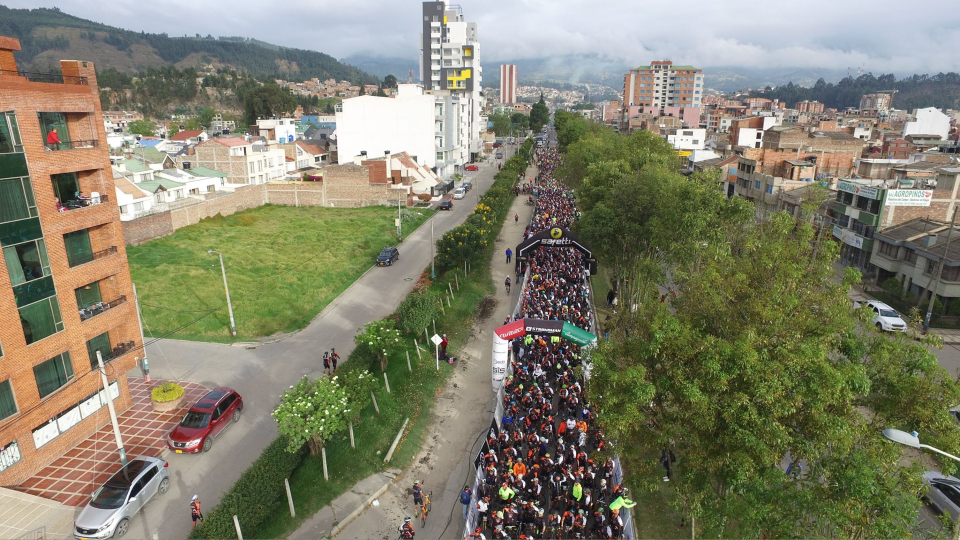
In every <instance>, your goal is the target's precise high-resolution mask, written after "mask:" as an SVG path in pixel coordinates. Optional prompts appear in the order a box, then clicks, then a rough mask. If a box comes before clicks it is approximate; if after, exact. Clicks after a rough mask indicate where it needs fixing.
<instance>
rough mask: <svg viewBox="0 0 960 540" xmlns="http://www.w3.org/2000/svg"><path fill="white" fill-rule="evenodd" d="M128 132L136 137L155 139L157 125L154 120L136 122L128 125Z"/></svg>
mask: <svg viewBox="0 0 960 540" xmlns="http://www.w3.org/2000/svg"><path fill="white" fill-rule="evenodd" d="M127 131H129V132H130V133H133V134H134V135H142V136H144V137H153V136H155V135H156V134H157V123H156V122H154V121H153V120H147V119H143V120H134V121H133V122H129V123H128V124H127Z"/></svg>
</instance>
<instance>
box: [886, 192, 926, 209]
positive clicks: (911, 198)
mask: <svg viewBox="0 0 960 540" xmlns="http://www.w3.org/2000/svg"><path fill="white" fill-rule="evenodd" d="M932 200H933V190H932V189H890V190H887V206H930V201H932Z"/></svg>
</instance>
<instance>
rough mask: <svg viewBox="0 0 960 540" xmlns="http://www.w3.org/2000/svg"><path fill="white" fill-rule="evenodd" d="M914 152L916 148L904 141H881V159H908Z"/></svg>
mask: <svg viewBox="0 0 960 540" xmlns="http://www.w3.org/2000/svg"><path fill="white" fill-rule="evenodd" d="M916 150H917V147H916V146H914V144H913V143H912V142H910V141H908V140H906V139H890V140H884V141H883V157H885V158H887V159H908V158H909V157H910V156H911V155H913V153H914V152H915V151H916Z"/></svg>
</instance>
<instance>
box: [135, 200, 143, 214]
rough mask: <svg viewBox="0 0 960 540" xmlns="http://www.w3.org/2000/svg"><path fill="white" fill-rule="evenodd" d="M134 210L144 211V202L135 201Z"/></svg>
mask: <svg viewBox="0 0 960 540" xmlns="http://www.w3.org/2000/svg"><path fill="white" fill-rule="evenodd" d="M133 210H134V211H135V212H143V203H142V202H135V203H133Z"/></svg>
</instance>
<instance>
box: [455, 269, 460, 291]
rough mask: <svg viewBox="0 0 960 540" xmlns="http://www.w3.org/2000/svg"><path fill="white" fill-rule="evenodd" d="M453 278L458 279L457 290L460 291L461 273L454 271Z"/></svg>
mask: <svg viewBox="0 0 960 540" xmlns="http://www.w3.org/2000/svg"><path fill="white" fill-rule="evenodd" d="M453 279H455V280H456V282H457V290H458V291H459V290H460V274H458V273H457V272H454V273H453Z"/></svg>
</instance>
